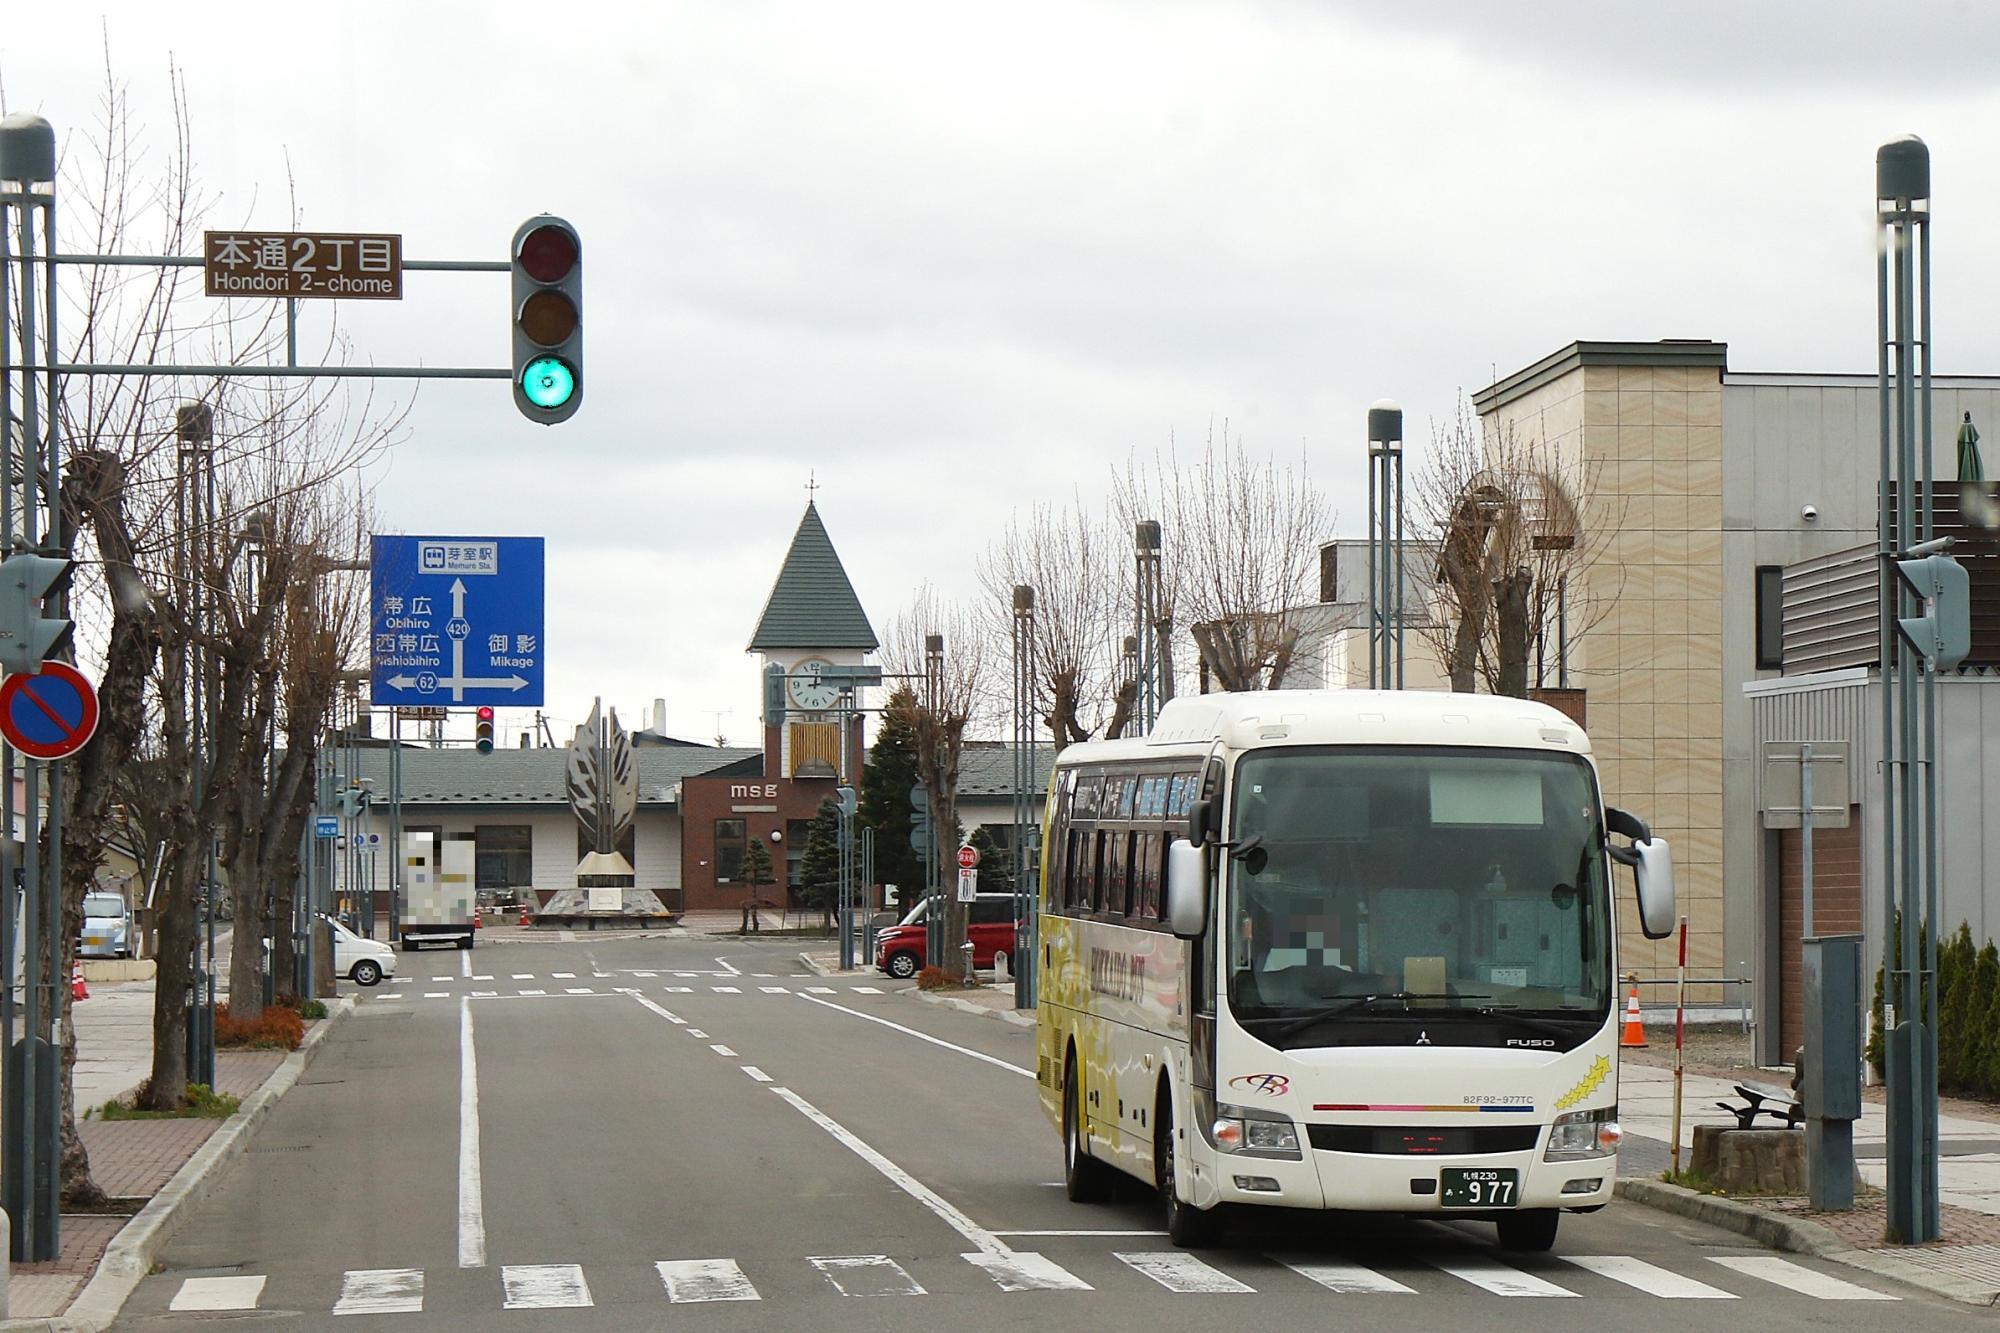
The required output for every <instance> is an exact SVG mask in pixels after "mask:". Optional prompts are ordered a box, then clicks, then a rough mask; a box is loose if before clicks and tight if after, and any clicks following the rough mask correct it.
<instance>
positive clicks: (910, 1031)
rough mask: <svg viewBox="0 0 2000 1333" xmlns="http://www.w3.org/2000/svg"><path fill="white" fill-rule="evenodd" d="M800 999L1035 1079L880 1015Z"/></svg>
mask: <svg viewBox="0 0 2000 1333" xmlns="http://www.w3.org/2000/svg"><path fill="white" fill-rule="evenodd" d="M799 998H800V999H801V1000H805V1001H807V1002H808V1003H811V1004H817V1005H822V1006H824V1007H825V1008H828V1009H832V1010H835V1011H837V1012H839V1013H843V1014H850V1015H852V1016H853V1017H855V1018H861V1019H866V1020H867V1021H868V1022H870V1023H880V1024H881V1025H882V1026H883V1027H885V1028H894V1029H895V1030H896V1031H898V1032H900V1033H902V1034H903V1035H904V1036H907V1037H915V1038H916V1039H917V1040H918V1041H927V1042H929V1043H930V1044H931V1045H933V1046H942V1047H944V1048H945V1049H946V1050H948V1051H957V1052H958V1053H959V1054H960V1055H969V1056H971V1057H972V1058H973V1059H975V1060H984V1061H985V1062H986V1063H987V1064H989V1065H995V1066H998V1067H999V1068H1001V1069H1005V1070H1007V1071H1009V1072H1010V1073H1015V1074H1019V1075H1021V1077H1023V1078H1033V1077H1034V1076H1035V1071H1034V1070H1032V1069H1023V1068H1022V1067H1021V1066H1020V1065H1016V1064H1009V1063H1008V1062H1007V1061H1005V1060H1002V1059H1000V1058H999V1057H998V1056H993V1055H988V1054H987V1053H986V1052H984V1051H975V1050H973V1049H972V1048H971V1047H969V1046H959V1045H956V1044H954V1043H952V1042H948V1041H946V1040H944V1039H943V1038H942V1037H933V1036H932V1035H931V1034H930V1033H928V1032H919V1031H917V1030H916V1029H915V1028H908V1027H904V1026H903V1025H902V1024H901V1023H892V1022H890V1021H889V1020H888V1019H886V1018H882V1017H879V1016H878V1015H875V1014H864V1013H862V1012H861V1011H860V1010H859V1009H849V1008H848V1007H847V1006H846V1005H844V1004H835V1003H834V1002H833V1001H831V1000H822V999H819V998H817V997H815V996H811V995H805V994H800V995H799Z"/></svg>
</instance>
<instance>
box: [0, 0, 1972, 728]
mask: <svg viewBox="0 0 2000 1333" xmlns="http://www.w3.org/2000/svg"><path fill="white" fill-rule="evenodd" d="M107 33H108V39H109V42H110V45H111V48H112V54H113V57H114V60H115V62H116V65H117V67H118V69H119V71H120V73H121V75H122V76H123V77H124V78H125V79H126V80H127V82H128V83H129V86H130V90H131V93H132V96H133V100H134V103H135V106H136V108H137V109H138V110H139V112H140V113H141V114H142V116H143V117H144V118H145V119H146V120H148V121H149V122H151V124H152V125H153V127H154V128H155V129H156V130H161V129H164V128H165V126H166V124H167V122H168V104H167V95H168V80H167V71H168V65H169V61H170V60H171V61H173V62H175V63H177V64H178V66H179V67H180V68H181V70H183V71H184V73H185V75H186V79H187V84H188V89H189V93H190V103H191V115H192V126H193V140H194V148H195V155H196V158H197V161H198V168H199V171H200V175H201V177H202V180H203V181H204V182H205V183H206V185H207V186H208V187H209V188H210V189H211V190H213V191H214V192H215V193H216V194H217V195H218V197H219V203H218V206H217V208H216V210H215V213H214V214H213V221H214V225H216V226H217V227H234V226H239V225H246V224H250V225H266V226H274V227H275V226H282V225H283V223H284V213H283V198H284V189H285V176H286V172H287V168H288V164H289V170H290V172H291V173H292V174H293V175H294V176H295V178H296V181H297V189H298V195H299V198H300V200H301V202H302V204H303V207H304V221H305V225H307V226H308V227H312V228H318V229H324V230H354V231H394V232H400V233H402V234H403V236H404V253H405V254H406V256H408V257H411V258H482V259H501V258H504V257H505V250H506V245H507V241H508V238H509V236H510V235H511V234H512V232H513V229H514V228H515V226H516V225H517V224H518V223H519V222H520V221H521V220H522V219H524V218H526V217H527V216H529V215H530V214H532V213H536V212H540V211H544V210H546V211H549V212H554V213H559V214H562V215H564V216H566V217H568V218H569V219H570V220H571V221H573V222H574V223H575V224H576V225H577V227H578V228H579V230H580V232H581V234H582V236H583V241H584V255H585V261H584V262H585V279H586V296H585V311H584V318H585V327H586V336H585V348H586V352H585V376H586V394H585V400H584V404H583V407H582V410H581V411H580V412H579V413H578V414H577V416H576V417H575V418H574V419H572V420H571V421H570V422H569V423H567V424H565V425H561V426H556V427H553V428H544V427H539V426H535V425H531V424H529V423H527V422H526V421H524V420H522V419H521V418H520V416H519V415H518V414H517V413H516V412H515V410H514V408H513V406H512V403H511V400H510V399H509V396H508V393H507V390H506V389H505V387H504V385H502V384H500V383H495V382H477V381H475V382H431V383H428V384H426V385H425V386H424V387H423V388H422V390H421V391H420V392H419V393H418V395H417V400H416V403H415V407H414V410H413V413H412V415H411V426H410V430H409V433H408V438H407V439H406V440H405V441H404V442H403V443H402V444H401V445H400V446H399V447H398V449H397V451H396V453H395V456H394V458H393V460H392V461H391V462H390V464H389V465H388V466H387V468H386V469H385V470H384V472H383V473H382V475H381V476H380V478H379V504H380V509H381V512H382V516H383V521H384V525H385V527H386V528H387V529H388V530H393V531H405V532H421V533H468V534H529V535H533V534H540V535H544V536H546V537H547V538H548V603H549V606H548V625H547V639H548V642H549V669H548V686H549V694H548V700H547V708H548V711H549V712H550V713H552V714H554V715H555V716H556V717H557V718H558V719H562V720H565V721H568V720H574V719H577V718H580V717H581V716H582V715H583V713H584V712H586V711H587V710H588V708H589V704H590V699H591V697H592V696H593V695H600V694H601V695H603V696H605V697H606V698H607V700H608V701H610V702H612V703H614V704H616V705H618V706H619V707H620V709H621V712H623V711H628V710H636V709H639V708H641V707H643V706H645V705H646V704H647V703H648V702H649V701H650V700H651V699H653V698H654V697H656V696H660V697H664V698H665V699H666V701H667V717H668V723H669V729H670V730H672V731H674V732H675V733H677V734H680V735H684V736H689V737H707V736H710V735H712V734H713V733H714V732H715V729H716V719H715V717H714V716H713V713H714V711H715V710H721V711H722V716H721V719H720V721H721V727H722V729H723V731H724V732H725V733H726V734H727V735H728V736H729V738H730V740H731V741H732V742H734V743H738V744H743V743H751V742H753V741H754V737H755V735H756V732H755V725H756V717H757V709H758V697H757V681H756V671H755V666H754V659H753V658H750V657H747V656H746V655H745V654H744V651H743V648H744V644H745V643H746V642H747V641H748V639H749V636H750V632H751V629H752V628H753V626H754V623H755V620H756V616H757V613H758V611H759V609H760V608H761V606H762V604H763V601H764V598H765V596H766V594H767V593H768V591H769V588H770V584H771V580H772V578H773V576H774V575H775V574H776V572H777V568H778V565H779V563H780V561H781V559H782V556H783V553H784V550H785V546H786V543H787V541H788V540H789V538H790V536H791V533H792V530H793V528H794V527H795V526H796V524H797V522H798V518H799V515H800V513H801V511H802V509H803V507H804V505H805V501H806V483H807V479H808V477H809V476H812V477H816V479H817V481H818V484H819V487H820V489H819V491H818V500H819V505H820V509H821V513H822V515H823V516H824V518H825V521H826V524H827V527H828V529H829V531H830V532H831V534H832V536H833V539H834V542H835V544H836V546H837V547H838V548H839V550H840V553H841V556H842V557H843V559H844V560H845V562H846V565H847V569H848V572H849V574H850V576H851V577H852V578H853V580H854V583H855V586H856V588H857V590H858V591H859V593H860V595H861V598H862V601H863V604H864V605H865V606H866V607H867V609H868V612H869V614H870V616H871V617H872V618H873V619H874V620H875V622H876V626H877V629H878V630H880V629H881V628H882V627H883V625H884V624H885V623H886V622H887V621H889V620H890V619H891V618H892V617H893V616H894V615H895V613H896V612H897V610H898V609H899V607H900V606H901V605H902V604H903V603H904V602H905V601H906V599H907V598H908V596H909V594H910V592H911V591H912V589H913V588H914V587H915V586H916V584H917V583H918V582H919V581H920V580H922V579H923V578H926V577H928V578H931V579H933V580H935V581H936V582H937V584H938V585H939V586H940V588H941V589H942V590H943V591H944V592H945V593H947V594H949V595H954V596H970V595H971V594H972V592H973V574H972V570H973V562H974V560H975V558H976V556H977V554H978V553H979V551H980V550H981V549H982V548H983V547H984V546H985V544H986V543H987V542H988V541H989V540H990V539H991V538H992V537H993V536H994V535H995V534H997V533H998V532H999V530H1000V529H1001V527H1002V525H1003V524H1004V523H1005V521H1006V518H1007V516H1008V515H1009V513H1010V512H1012V511H1014V510H1016V509H1020V508H1025V507H1026V506H1030V505H1032V504H1034V503H1035V502H1037V501H1046V500H1057V501H1060V500H1063V499H1066V498H1067V497H1068V496H1070V495H1071V494H1072V493H1075V492H1079V491H1080V492H1081V493H1082V494H1083V495H1084V496H1085V497H1086V498H1087V499H1089V500H1091V501H1093V502H1094V501H1095V500H1096V499H1097V498H1098V497H1100V496H1101V495H1102V494H1103V493H1104V492H1105V490H1106V489H1107V482H1108V478H1109V475H1110V472H1111V470H1112V468H1113V467H1114V466H1116V465H1118V464H1120V463H1121V462H1122V461H1123V460H1125V459H1126V458H1127V457H1128V456H1129V455H1130V454H1131V453H1132V452H1133V451H1135V450H1137V451H1144V452H1150V451H1152V450H1154V449H1155V448H1157V447H1160V446H1163V445H1164V444H1165V443H1166V442H1167V440H1168V439H1169V436H1170V434H1178V435H1179V436H1180V437H1181V438H1182V439H1196V440H1198V439H1199V438H1200V437H1201V436H1202V435H1203V434H1204V433H1206V432H1207V431H1208V429H1209V428H1210V425H1211V423H1219V422H1221V421H1223V420H1227V421H1228V422H1229V423H1230V426H1231V429H1232V431H1233V432H1240V433H1241V434H1242V435H1243V436H1244V437H1245V438H1246V439H1247V440H1248V442H1249V443H1250V445H1251V446H1252V447H1253V448H1255V449H1259V450H1275V451H1277V452H1278V453H1279V454H1280V455H1281V456H1283V457H1286V458H1289V459H1298V458H1300V457H1303V458H1304V459H1305V460H1306V466H1307V468H1308V470H1309V472H1310V474H1311V476H1312V478H1313V479H1314V481H1315V482H1316V483H1317V484H1318V485H1319V486H1321V487H1322V488H1324V489H1325V490H1326V491H1327V492H1328V493H1329V495H1330V496H1331V497H1332V500H1333V503H1334V505H1335V507H1336V508H1337V509H1338V511H1339V525H1338V526H1339V531H1340V532H1341V533H1344V534H1346V533H1357V534H1358V533H1359V532H1360V530H1361V528H1362V526H1363V521H1364V518H1365V509H1366V491H1365V475H1366V474H1365V471H1364V467H1363V462H1364V447H1365V446H1364V445H1363V444H1362V443H1361V438H1362V435H1363V425H1364V416H1365V412H1366V409H1367V406H1368V404H1369V403H1370V402H1371V401H1373V400H1374V399H1377V398H1380V397H1383V396H1385V395H1386V396H1391V397H1395V398H1397V399H1399V400H1401V402H1402V403H1403V406H1404V408H1405V410H1406V413H1407V414H1408V420H1409V430H1408V433H1409V435H1410V437H1411V441H1412V447H1413V448H1416V447H1419V446H1420V444H1421V442H1422V440H1423V439H1425V438H1426V437H1427V436H1428V434H1429V429H1430V427H1429V423H1430V421H1431V420H1432V419H1434V418H1442V417H1445V416H1448V415H1449V414H1450V412H1451V410H1452V404H1453V399H1454V396H1455V394H1456V393H1457V392H1458V391H1459V390H1460V389H1461V388H1463V389H1466V390H1471V389H1476V388H1478V387H1479V386H1481V385H1483V384H1486V383H1488V382H1490V381H1491V380H1492V378H1493V377H1494V375H1495V373H1496V372H1497V373H1498V374H1501V375H1505V374H1507V373H1509V372H1511V371H1513V370H1516V369H1519V368H1520V367H1521V366H1523V365H1526V364H1528V363H1529V362H1531V361H1534V360H1536V359H1537V358H1539V357H1541V356H1543V355H1545V354H1546V353H1548V352H1550V351H1553V350H1555V349H1556V348H1558V347H1560V346H1562V345H1564V344H1566V343H1568V342H1570V341H1572V340H1574V339H1578V338H1601V339H1648V338H1661V337H1682V338H1715V339H1719V340H1722V341H1726V342H1727V343H1729V345H1730V353H1729V360H1730V365H1731V367H1732V368H1733V369H1737V370H1791V371H1802V370H1825V371H1836V370H1837V371H1863V370H1869V369H1872V367H1873V364H1874V352H1873V340H1874V307H1873V301H1874V297H1873V242H1872V224H1873V210H1872V193H1873V163H1874V151H1875V149H1876V147H1877V146H1878V145H1879V144H1881V143H1882V142H1883V141H1885V140H1886V139H1889V138H1893V137H1895V136H1896V135H1898V134H1901V133H1905V132H1915V133H1918V134H1921V135H1922V136H1924V138H1925V139H1926V140H1927V141H1928V142H1929V144H1930V145H1931V150H1932V153H1933V181H1934V185H1935V200H1936V209H1937V217H1938V222H1937V231H1938V241H1937V256H1938V258H1937V269H1936V272H1937V279H1938V294H1937V316H1936V341H1937V366H1938V368H1939V370H1940V371H1942V372H1946V373H1951V372H1957V373H2000V320H1996V319H1995V318H1994V317H1993V312H1994V311H1996V310H2000V253H1996V250H1995V247H1994V246H1993V244H1992V242H1991V238H1992V237H1993V236H1994V235H1995V234H1996V230H1995V226H1994V220H1995V219H1996V218H2000V173H1996V172H1995V171H1994V170H1993V163H1994V161H1995V147H1996V140H2000V134H1997V133H1996V131H2000V114H1996V113H2000V88H1996V87H1995V85H1994V83H1993V81H1992V79H1991V77H1990V72H1991V66H1992V62H1993V59H1994V57H1995V55H1996V53H2000V10H1996V8H1994V7H1991V6H1986V5H1978V6H1974V5H1969V4H1967V3H1964V2H1963V0H1960V2H1959V3H1942V4H1922V3H1906V4H1901V5H1896V6H1888V7H1884V6H1882V5H1879V4H1867V5H1863V4H1856V3H1847V2H1846V0H1815V2H1813V3H1769V2H1761V3H1757V4H1745V3H1741V0H1732V2H1731V3H1709V4H1675V5H1650V6H1646V7H1644V8H1643V9H1641V8H1640V7H1638V6H1628V5H1622V4H1607V3H1603V2H1602V0H1594V2H1593V0H1574V2H1573V3H1569V2H1565V3H1556V2H1553V0H1552V2H1550V3H1526V2H1515V3H1506V4H1500V3H1492V4H1486V3H1476V2H1475V0H1456V2H1444V3H1439V2H1436V0H1433V2H1431V3H1424V4H1405V3H1399V2H1398V0H1380V2H1379V3H1355V4H1339V3H1317V4H1313V3H1280V2H1276V0H1272V2H1268V3H1253V2H1251V0H1238V2H1236V3H1223V2H1221V0H1217V2H1215V3H1195V2H1189V3H1173V2H1171V0H1144V2H1143V3H1078V2H1076V0H1071V2H1070V3H1056V4H1037V3H1024V2H1022V0H1014V2H1013V3H1009V4H1005V5H999V4H992V5H980V6H975V5H967V4H951V3H938V2H937V0H927V2H925V3H911V4H872V3H863V2H860V0H842V3H825V2H824V0H820V2H818V3H797V4H765V3H755V2H754V0H727V2H726V3H725V2H723V0H714V2H712V3H653V4H646V5H640V4H636V3H632V4H620V5H613V4H600V3H596V2H595V0H566V3H559V4H547V3H544V4H538V5H501V4H479V5H448V4H442V3H433V2H432V0H425V3H421V4H411V3H388V4H377V3H343V4H340V5H328V6H302V5H290V4H284V5H253V4H243V3H233V4H227V5H224V4H213V3H206V2H204V0H176V3H173V4H166V5H162V4H158V3H152V2H150V0H149V3H146V4H144V5H140V4H128V5H118V6H115V7H112V8H110V9H108V10H107V9H102V8H99V7H97V6H92V5H90V4H88V3H83V4H72V5H68V6H43V7H41V8H40V9H39V10H38V11H37V17H36V19H35V21H34V22H33V23H31V24H27V23H14V24H11V25H10V26H9V33H8V37H7V42H6V45H5V47H4V48H0V74H4V78H5V89H6V99H7V106H8V109H10V110H16V111H18V110H36V111H39V112H41V113H42V114H43V115H46V116H47V117H49V119H50V120H52V121H53V122H54V123H55V125H56V127H57V130H58V133H59V134H62V135H65V136H69V135H72V134H74V133H76V132H77V131H79V130H80V129H82V128H83V127H86V126H87V125H89V124H90V122H91V121H92V119H93V117H94V116H95V115H96V111H97V105H96V104H97V100H98V95H99V91H100V87H101V74H100V68H101V46H102V42H103V40H104V37H105V35H106V34H107ZM69 240H70V243H72V244H76V243H79V241H80V238H76V237H71V238H69ZM406 290H407V292H408V299H406V300H405V301H404V302H402V303H401V304H400V305H388V304H375V305H369V304H361V303H353V304H349V305H347V306H344V307H342V309H341V320H342V322H343V324H344V325H345V327H346V329H347V331H348V332H349V333H350V334H351V335H352V336H353V338H354V339H355V343H356V348H357V355H358V357H359V358H360V359H363V360H374V361H376V362H378V363H383V364H389V363H407V362H412V361H416V360H419V359H422V360H427V361H430V362H432V363H437V364H444V363H450V364H488V365H502V364H504V363H505V361H506V358H507V355H508V333H507V329H508V320H507V311H506V306H507V289H506V280H505V278H504V277H498V276H488V275H476V276H457V275H449V276H440V275H427V274H416V275H412V276H411V277H410V278H409V280H408V282H407V285H406ZM528 716H529V715H528V714H527V713H525V712H524V713H522V714H520V715H518V716H515V715H511V714H509V713H504V712H503V714H502V721H503V731H506V732H511V731H512V730H513V729H514V728H515V727H516V726H518V725H523V724H525V722H526V721H527V718H528Z"/></svg>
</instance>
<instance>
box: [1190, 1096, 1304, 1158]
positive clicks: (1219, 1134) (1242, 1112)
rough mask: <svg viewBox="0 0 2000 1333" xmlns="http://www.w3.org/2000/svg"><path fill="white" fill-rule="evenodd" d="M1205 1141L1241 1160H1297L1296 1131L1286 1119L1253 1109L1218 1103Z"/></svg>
mask: <svg viewBox="0 0 2000 1333" xmlns="http://www.w3.org/2000/svg"><path fill="white" fill-rule="evenodd" d="M1208 1141H1209V1142H1210V1143H1213V1144H1214V1145H1215V1146H1216V1147H1218V1148H1220V1149H1221V1150H1222V1151H1224V1152H1226V1153H1235V1154H1237V1155H1238V1156H1241V1157H1284V1158H1289V1159H1291V1160H1292V1161H1297V1160H1298V1159H1299V1130H1298V1126H1296V1125H1294V1124H1293V1123H1292V1121H1291V1118H1290V1117H1289V1116H1283V1115H1278V1114H1275V1113H1273V1112H1271V1111H1263V1110H1259V1109H1257V1108H1256V1107H1254V1106H1231V1105H1229V1104H1228V1103H1226V1102H1224V1103H1219V1104H1218V1105H1217V1106H1216V1108H1215V1119H1214V1121H1213V1122H1212V1123H1211V1124H1210V1125H1209V1127H1208Z"/></svg>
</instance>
